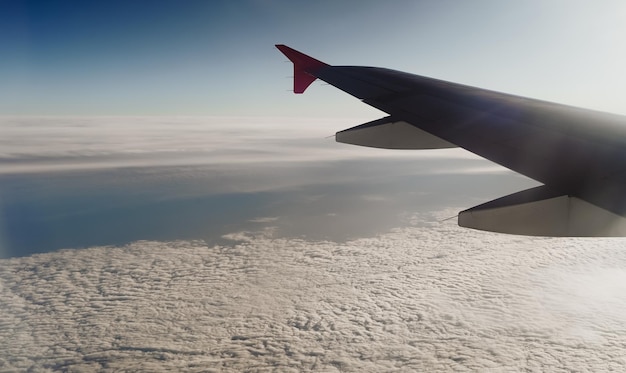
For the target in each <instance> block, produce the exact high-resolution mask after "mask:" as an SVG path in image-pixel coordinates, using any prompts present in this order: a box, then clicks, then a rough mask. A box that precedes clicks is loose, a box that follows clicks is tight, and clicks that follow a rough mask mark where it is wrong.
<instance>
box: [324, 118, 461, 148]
mask: <svg viewBox="0 0 626 373" xmlns="http://www.w3.org/2000/svg"><path fill="white" fill-rule="evenodd" d="M335 140H336V141H337V142H341V143H344V144H352V145H360V146H367V147H371V148H382V149H443V148H455V147H456V145H454V144H452V143H450V142H448V141H445V140H443V139H441V138H439V137H437V136H435V135H431V134H430V133H428V132H426V131H423V130H421V129H419V128H417V127H415V126H413V125H411V124H409V123H407V122H405V121H401V120H395V119H393V118H392V117H391V116H388V117H385V118H381V119H378V120H374V121H371V122H367V123H365V124H361V125H359V126H356V127H352V128H349V129H346V130H343V131H340V132H337V133H336V134H335Z"/></svg>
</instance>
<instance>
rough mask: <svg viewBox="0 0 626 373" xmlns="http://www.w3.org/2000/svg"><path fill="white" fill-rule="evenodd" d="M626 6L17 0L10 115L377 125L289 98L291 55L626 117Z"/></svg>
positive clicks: (348, 109)
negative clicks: (315, 119) (328, 120)
mask: <svg viewBox="0 0 626 373" xmlns="http://www.w3.org/2000/svg"><path fill="white" fill-rule="evenodd" d="M625 21H626V5H624V4H623V2H621V1H617V0H615V1H610V0H606V1H598V2H583V1H565V0H553V1H525V2H502V1H495V0H492V1H488V0H480V1H453V0H444V1H403V0H397V1H392V2H377V1H342V2H336V1H316V2H303V1H284V0H258V1H217V0H215V1H182V2H180V1H160V0H159V1H143V0H136V1H117V0H114V1H58V0H53V1H3V2H1V3H0V54H1V55H2V60H1V61H0V80H1V81H2V87H0V115H2V114H4V115H227V116H234V115H246V116H301V115H304V116H339V117H343V116H345V117H350V116H368V115H369V113H371V111H372V110H373V109H370V108H367V107H366V106H365V105H362V104H360V103H359V102H358V101H356V100H354V99H353V98H351V97H348V96H346V95H345V94H343V93H341V92H339V91H337V90H335V89H333V88H332V87H327V86H321V85H320V84H319V83H318V84H317V85H316V86H315V87H313V89H310V91H309V92H307V95H305V96H308V97H299V96H293V95H290V94H288V92H287V91H288V89H289V88H290V87H291V82H290V80H289V78H288V76H289V75H290V74H291V66H290V64H289V63H287V62H284V61H285V58H284V57H283V56H282V55H281V54H280V53H279V52H278V51H277V50H275V49H274V48H273V45H274V44H276V43H284V44H288V45H290V46H292V47H293V48H296V49H299V50H302V51H303V52H305V53H307V54H311V55H313V56H315V57H316V58H318V59H321V60H323V61H325V62H328V63H331V64H354V65H373V66H384V67H389V68H396V69H399V70H405V71H410V72H413V73H416V74H420V75H426V76H433V77H437V78H441V79H446V80H453V81H458V82H462V83H466V84H472V85H478V86H481V87H485V88H491V89H495V90H501V91H506V92H511V93H517V94H521V95H528V96H532V97H536V98H542V99H547V100H551V101H558V102H564V103H569V104H573V105H582V106H586V107H591V108H596V109H600V110H606V111H614V112H620V111H621V112H625V111H626V109H623V108H624V107H626V106H625V105H624V97H625V96H624V94H623V91H624V90H623V87H624V86H626V77H625V76H624V75H625V74H624V73H623V71H622V70H623V68H622V66H624V65H626V53H625V52H624V51H623V47H622V46H623V45H625V44H626V31H625V30H624V28H623V24H624V22H625Z"/></svg>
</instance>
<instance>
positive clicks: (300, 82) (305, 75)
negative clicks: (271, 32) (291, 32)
mask: <svg viewBox="0 0 626 373" xmlns="http://www.w3.org/2000/svg"><path fill="white" fill-rule="evenodd" d="M275 46H276V48H277V49H278V50H279V51H281V53H282V54H284V55H285V57H287V58H288V59H289V60H290V61H291V62H292V63H293V92H294V93H296V94H300V93H304V91H305V90H306V89H307V88H308V87H309V86H310V85H311V83H313V82H314V81H315V79H317V76H316V75H315V72H316V71H317V70H319V69H320V68H323V67H326V66H329V65H328V64H327V63H324V62H322V61H320V60H317V59H315V58H313V57H311V56H307V55H306V54H304V53H302V52H299V51H297V50H295V49H293V48H290V47H288V46H286V45H285V44H275Z"/></svg>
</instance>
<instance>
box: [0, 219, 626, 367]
mask: <svg viewBox="0 0 626 373" xmlns="http://www.w3.org/2000/svg"><path fill="white" fill-rule="evenodd" d="M455 211H456V210H454V211H453V210H450V211H442V212H440V213H437V214H434V215H416V216H413V217H412V219H411V224H410V226H408V227H406V228H398V229H395V230H393V231H392V232H390V233H387V234H383V235H379V236H376V237H373V238H368V239H358V240H353V241H349V242H346V243H341V244H339V243H333V242H327V241H307V240H302V239H287V238H278V237H275V236H273V234H272V228H271V227H269V228H267V229H265V230H261V231H257V232H240V233H233V234H230V235H228V236H227V237H226V238H228V239H229V240H232V244H229V245H221V246H214V247H209V246H207V245H206V244H205V243H204V242H203V241H174V242H156V241H152V242H150V241H139V242H135V243H132V244H129V245H126V246H123V247H94V248H90V249H85V250H63V251H59V252H53V253H46V254H40V255H34V256H30V257H24V258H13V259H6V260H2V261H0V281H1V282H0V311H1V312H0V340H2V341H7V343H2V344H0V369H4V370H26V369H29V368H33V369H54V370H65V369H68V370H69V369H76V370H81V371H89V370H103V371H115V370H119V369H129V370H144V371H165V370H183V371H222V370H226V371H243V370H260V371H266V370H267V371H270V370H274V369H278V370H282V371H302V370H318V371H344V372H345V371H363V370H365V371H436V370H456V371H485V370H489V369H493V370H496V371H520V370H529V371H555V370H576V371H608V370H611V369H613V370H616V371H621V370H624V369H625V368H626V359H625V358H624V357H623V351H624V348H626V334H625V333H624V329H623V325H624V324H625V323H626V313H625V312H623V311H624V309H626V308H625V306H626V301H625V299H626V287H625V286H624V285H623V284H624V283H626V281H624V280H626V270H625V269H624V268H626V251H624V250H623V248H622V245H620V241H619V240H611V239H604V240H595V239H594V240H585V239H543V238H527V237H516V236H506V235H495V234H489V233H483V232H476V231H471V230H462V229H460V228H458V227H456V225H455V223H454V222H453V221H448V222H443V223H439V222H437V221H438V220H439V219H441V218H443V217H447V216H450V215H452V214H454V213H455Z"/></svg>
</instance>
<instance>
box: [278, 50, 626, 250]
mask: <svg viewBox="0 0 626 373" xmlns="http://www.w3.org/2000/svg"><path fill="white" fill-rule="evenodd" d="M276 47H277V48H278V49H279V50H280V51H281V52H282V53H283V54H284V55H285V56H287V58H289V60H291V61H292V62H293V64H294V92H295V93H303V92H304V91H305V90H306V88H307V87H308V86H309V85H310V84H311V83H312V82H313V81H315V79H321V80H323V81H325V82H327V83H329V84H331V85H333V86H335V87H337V88H339V89H341V90H343V91H345V92H347V93H349V94H350V95H352V96H354V97H357V98H359V99H361V100H362V101H363V102H364V103H366V104H368V105H371V106H373V107H375V108H377V109H379V110H382V111H383V112H386V113H387V114H389V116H387V117H385V118H381V119H378V120H375V121H372V122H368V123H365V124H362V125H360V126H356V127H353V128H350V129H347V130H344V131H340V132H337V134H336V136H335V138H336V140H337V141H338V142H343V143H348V144H355V145H362V146H371V147H378V148H389V149H436V148H448V147H455V146H458V147H461V148H463V149H466V150H468V151H470V152H472V153H475V154H477V155H479V156H481V157H484V158H486V159H488V160H490V161H492V162H495V163H497V164H500V165H502V166H504V167H507V168H509V169H511V170H513V171H515V172H518V173H520V174H522V175H525V176H528V177H530V178H532V179H534V180H537V181H539V182H541V183H542V184H543V185H542V186H539V187H536V188H532V189H528V190H525V191H522V192H518V193H514V194H511V195H508V196H505V197H502V198H499V199H496V200H493V201H491V202H487V203H484V204H482V205H479V206H476V207H473V208H470V209H468V210H465V211H462V212H460V213H459V216H458V222H459V225H460V226H463V227H468V228H475V229H481V230H487V231H493V232H502V233H511V234H522V235H534V236H578V237H590V236H626V219H625V218H626V116H621V115H616V114H609V113H604V112H598V111H593V110H587V109H582V108H577V107H572V106H567V105H561V104H556V103H551V102H546V101H540V100H535V99H530V98H525V97H519V96H514V95H509V94H505V93H500V92H494V91H490V90H486V89H480V88H475V87H470V86H466V85H461V84H456V83H451V82H446V81H443V80H438V79H433V78H428V77H423V76H419V75H413V74H408V73H405V72H401V71H395V70H390V69H384V68H377V67H363V66H331V65H328V64H326V63H323V62H321V61H318V60H316V59H314V58H311V57H309V56H307V55H305V54H303V53H300V52H298V51H296V50H294V49H291V48H289V47H287V46H285V45H276Z"/></svg>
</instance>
